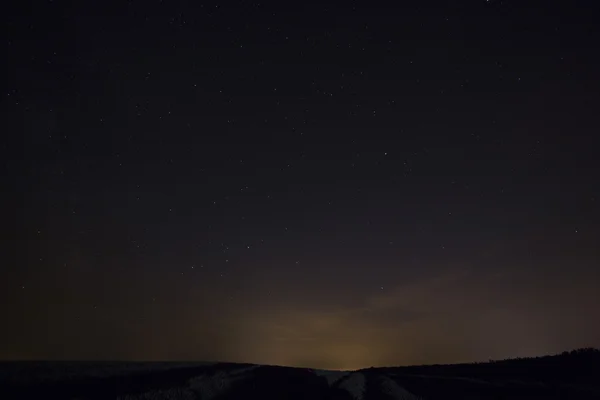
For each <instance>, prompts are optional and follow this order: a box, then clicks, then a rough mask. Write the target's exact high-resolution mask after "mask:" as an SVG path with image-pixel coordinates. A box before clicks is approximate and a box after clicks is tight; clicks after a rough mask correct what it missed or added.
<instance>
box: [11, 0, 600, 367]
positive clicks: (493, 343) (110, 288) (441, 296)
mask: <svg viewBox="0 0 600 400" xmlns="http://www.w3.org/2000/svg"><path fill="white" fill-rule="evenodd" d="M13 3H15V4H11V5H10V7H9V9H7V10H6V12H5V13H3V19H4V21H5V26H6V27H7V29H6V32H7V35H6V40H5V41H4V49H5V54H6V55H7V61H6V63H5V64H6V66H7V68H6V70H7V71H8V75H7V79H6V89H5V91H4V94H3V102H2V106H3V107H2V109H3V111H4V112H3V115H4V116H5V118H6V120H7V132H8V135H6V138H5V141H4V142H3V146H2V147H0V149H1V150H0V151H2V155H3V156H2V161H3V162H2V163H1V164H0V166H1V168H2V171H3V174H2V176H4V177H6V178H7V179H6V181H7V182H6V185H5V186H3V187H5V188H6V189H5V190H3V194H4V196H3V200H4V207H2V209H1V210H2V211H0V213H1V217H2V219H1V221H3V222H5V223H3V224H1V225H0V226H1V227H0V232H1V234H2V237H3V238H5V240H4V242H5V243H6V244H7V246H6V247H7V248H6V251H5V252H3V255H2V258H1V259H0V260H1V261H0V262H1V263H2V268H0V316H2V324H3V329H2V330H0V360H4V359H46V360H56V359H88V360H91V359H103V358H104V359H161V360H182V359H183V360H185V359H188V360H192V359H194V360H203V359H223V360H227V361H229V362H250V360H251V362H253V363H260V364H279V365H309V366H313V367H314V368H323V369H328V368H329V369H356V368H357V367H369V366H379V365H415V364H429V363H456V362H461V361H475V360H489V359H505V358H511V357H526V356H535V355H540V354H553V353H560V352H562V351H564V350H565V349H576V348H585V347H595V348H598V347H600V319H598V318H596V315H597V313H598V312H597V310H598V309H600V297H599V296H598V294H597V293H598V292H599V287H598V282H600V268H598V266H599V265H600V246H598V238H600V207H598V203H599V201H600V157H598V154H597V153H598V152H597V149H598V148H599V145H600V141H599V140H600V138H599V136H600V135H598V132H600V123H599V120H598V110H600V79H598V71H600V53H599V52H598V51H597V44H598V43H600V30H598V29H597V26H596V25H597V23H596V22H597V21H595V20H594V15H593V14H594V13H592V12H590V10H591V8H590V7H587V6H586V4H585V3H581V4H580V3H579V2H575V3H565V2H554V1H545V2H543V1H531V2H523V1H516V0H491V1H490V0H460V1H455V2H451V4H450V3H449V2H446V1H437V0H435V1H430V2H428V3H426V4H424V3H422V2H403V3H402V4H393V3H387V2H386V3H380V4H367V3H358V2H342V1H335V0H332V1H325V2H314V3H313V2H308V3H307V2H303V3H301V4H300V3H294V4H289V3H286V4H283V3H281V2H272V1H261V2H246V1H233V2H227V4H222V3H220V2H211V1H208V2H202V3H188V2H165V1H158V0H157V1H151V2H147V1H143V2H142V1H137V0H132V1H129V2H126V3H123V2H118V1H106V2H101V3H94V2H76V3H69V2H63V1H61V0H55V1H51V2H42V1H32V2H25V3H17V2H13Z"/></svg>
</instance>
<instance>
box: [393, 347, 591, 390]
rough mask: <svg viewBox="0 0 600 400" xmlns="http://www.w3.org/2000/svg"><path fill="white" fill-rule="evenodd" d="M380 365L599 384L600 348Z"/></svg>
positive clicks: (485, 376)
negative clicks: (472, 360)
mask: <svg viewBox="0 0 600 400" xmlns="http://www.w3.org/2000/svg"><path fill="white" fill-rule="evenodd" d="M382 369H384V370H387V371H388V372H390V373H397V374H414V375H420V374H422V375H429V376H434V375H436V376H440V377H448V378H450V377H463V378H464V377H468V378H473V379H482V380H486V381H492V382H493V381H496V382H508V381H514V382H517V381H520V382H528V383H532V382H540V383H543V382H546V383H547V382H553V383H561V384H569V385H571V384H572V385H586V386H588V385H589V386H594V387H597V386H599V385H600V350H598V349H595V348H582V349H577V350H572V351H565V352H563V353H561V354H557V355H548V356H541V357H527V358H511V359H506V360H490V361H488V362H475V363H465V364H448V365H446V364H434V365H417V366H409V367H388V368H382Z"/></svg>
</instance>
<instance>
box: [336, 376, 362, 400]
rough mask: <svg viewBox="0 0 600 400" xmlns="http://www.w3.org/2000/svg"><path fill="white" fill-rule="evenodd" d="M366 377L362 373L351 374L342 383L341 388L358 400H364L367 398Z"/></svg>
mask: <svg viewBox="0 0 600 400" xmlns="http://www.w3.org/2000/svg"><path fill="white" fill-rule="evenodd" d="M365 383H366V379H365V375H364V374H362V373H360V372H353V373H351V374H350V375H349V376H348V377H347V378H346V379H344V380H342V381H341V382H340V385H339V388H340V389H344V390H345V391H347V392H348V393H350V395H351V396H352V397H353V398H354V399H356V400H363V398H364V396H365Z"/></svg>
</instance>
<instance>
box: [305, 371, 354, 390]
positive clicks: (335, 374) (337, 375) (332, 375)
mask: <svg viewBox="0 0 600 400" xmlns="http://www.w3.org/2000/svg"><path fill="white" fill-rule="evenodd" d="M314 371H315V374H316V375H317V376H322V377H324V378H325V379H327V384H328V385H329V386H332V385H333V384H334V383H336V382H337V381H339V380H340V379H342V378H343V377H344V376H346V375H348V374H349V372H347V371H330V370H326V369H315V370H314Z"/></svg>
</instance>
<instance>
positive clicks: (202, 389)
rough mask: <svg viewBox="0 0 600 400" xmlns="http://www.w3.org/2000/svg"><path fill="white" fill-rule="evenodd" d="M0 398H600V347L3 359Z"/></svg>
mask: <svg viewBox="0 0 600 400" xmlns="http://www.w3.org/2000/svg"><path fill="white" fill-rule="evenodd" d="M0 398H2V399H31V398H53V399H54V398H57V399H58V398H61V399H94V400H95V399H121V400H146V399H154V400H160V399H172V400H174V399H190V400H193V399H200V400H234V399H247V398H253V399H254V398H256V399H261V400H268V399H323V400H326V399H340V400H341V399H346V400H350V399H358V400H378V399H447V398H461V399H600V351H599V350H597V349H592V348H586V349H578V350H573V351H570V352H564V353H562V354H558V355H552V356H542V357H532V358H516V359H507V360H490V361H488V362H477V363H465V364H445V365H418V366H404V367H381V368H373V367H371V368H366V369H361V370H357V371H328V370H318V369H309V368H294V367H283V366H271V365H255V364H237V363H192V362H185V363H157V362H150V363H124V362H51V361H37V362H35V361H24V362H18V361H15V362H2V363H0Z"/></svg>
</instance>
